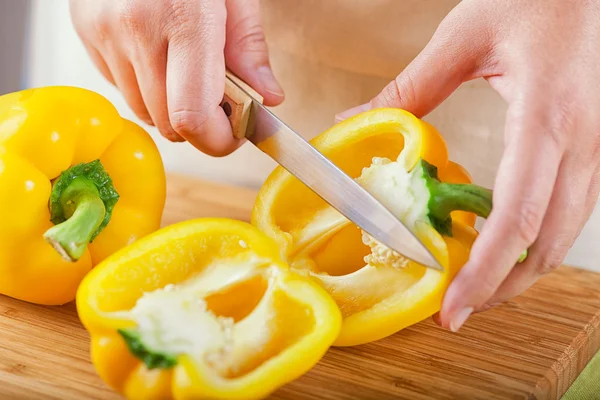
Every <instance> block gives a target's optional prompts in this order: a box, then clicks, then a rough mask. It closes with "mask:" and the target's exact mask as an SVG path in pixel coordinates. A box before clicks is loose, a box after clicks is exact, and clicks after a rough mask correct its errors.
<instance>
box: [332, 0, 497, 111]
mask: <svg viewBox="0 0 600 400" xmlns="http://www.w3.org/2000/svg"><path fill="white" fill-rule="evenodd" d="M461 5H462V4H459V5H458V6H457V7H456V8H455V9H454V10H453V11H452V12H451V13H450V14H448V16H447V17H446V18H445V19H444V20H443V21H442V23H441V24H440V25H439V27H438V29H437V30H436V32H435V33H434V35H433V37H432V38H431V40H430V41H429V43H427V45H426V46H425V48H424V49H423V50H422V51H421V52H420V53H419V54H418V55H417V57H415V59H414V60H413V61H412V62H411V63H410V64H409V65H408V66H407V67H406V68H405V69H404V71H402V72H401V73H400V75H398V76H397V77H396V79H394V80H393V81H392V82H390V83H389V84H388V85H387V86H386V87H385V88H384V89H383V90H382V91H381V92H380V93H379V94H378V95H377V96H376V97H374V98H373V99H372V100H371V101H370V102H368V103H365V104H362V105H360V106H357V107H354V108H351V109H349V110H346V111H344V112H342V113H340V114H338V115H336V121H341V120H343V119H345V118H348V117H351V116H352V115H354V114H357V113H359V112H362V111H366V110H368V109H371V108H381V107H395V108H402V109H404V110H406V111H409V112H411V113H413V114H415V116H417V117H419V118H422V117H423V116H425V115H427V114H428V113H429V112H431V111H432V110H433V109H434V108H435V107H437V106H438V105H439V104H440V103H441V102H442V101H444V100H445V99H446V98H447V97H448V96H450V94H452V92H454V91H455V90H456V89H457V88H458V87H459V86H460V85H461V83H463V82H465V81H467V80H470V79H475V78H479V77H481V76H486V75H489V74H492V71H491V68H490V67H492V66H493V65H494V64H493V63H491V62H490V61H491V60H490V57H489V54H490V50H491V47H492V41H491V35H489V34H488V33H487V30H488V29H489V28H488V27H487V26H486V23H485V21H482V20H481V18H479V19H475V18H470V17H469V15H468V14H469V13H470V9H469V8H468V7H461ZM475 21H477V22H475Z"/></svg>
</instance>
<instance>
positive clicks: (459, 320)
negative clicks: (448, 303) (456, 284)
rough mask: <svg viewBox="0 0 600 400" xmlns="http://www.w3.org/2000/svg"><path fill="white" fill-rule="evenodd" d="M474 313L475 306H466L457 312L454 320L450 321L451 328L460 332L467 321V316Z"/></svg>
mask: <svg viewBox="0 0 600 400" xmlns="http://www.w3.org/2000/svg"><path fill="white" fill-rule="evenodd" d="M472 313H473V307H465V308H463V309H462V310H460V311H459V312H457V313H456V315H455V316H454V318H452V321H450V330H451V331H452V332H458V330H459V329H460V327H461V326H463V324H464V323H465V322H466V321H467V318H469V316H470V315H471V314H472Z"/></svg>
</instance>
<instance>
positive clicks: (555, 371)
mask: <svg viewBox="0 0 600 400" xmlns="http://www.w3.org/2000/svg"><path fill="white" fill-rule="evenodd" d="M168 182H169V184H168V200H167V205H166V210H165V213H164V224H165V225H167V224H171V223H174V222H177V221H181V220H184V219H189V218H196V217H203V216H213V217H214V216H218V217H230V218H236V219H242V220H248V218H249V216H250V209H251V207H252V204H253V202H254V199H255V196H256V194H255V192H253V191H250V190H247V189H241V188H234V187H225V186H220V185H215V184H212V183H207V182H203V181H197V180H192V179H190V178H185V177H182V176H169V181H168ZM88 346H89V338H88V335H87V332H86V331H85V330H84V329H83V327H82V326H81V324H80V323H79V320H78V318H77V314H76V311H75V307H74V305H73V304H69V305H66V306H63V307H42V306H36V305H32V304H27V303H24V302H20V301H17V300H14V299H10V298H6V297H1V296H0V399H19V400H21V399H61V400H67V399H78V400H79V399H99V400H100V399H102V400H109V399H118V398H120V397H119V396H117V395H116V394H115V393H113V392H112V391H111V390H110V389H109V388H108V387H106V386H105V385H104V383H103V382H102V381H101V380H100V379H99V378H98V377H97V375H96V373H95V371H94V369H93V366H92V364H91V363H90V361H89V353H88ZM599 347H600V274H596V273H592V272H589V271H584V270H578V269H574V268H569V267H561V268H559V269H558V270H557V271H555V272H554V273H552V274H550V275H548V276H546V277H545V278H543V279H541V280H540V281H539V282H538V283H537V284H536V285H535V286H533V287H532V288H531V289H529V290H528V291H527V292H526V293H525V294H523V295H522V296H520V297H518V298H517V299H515V300H514V301H511V302H509V303H508V304H505V305H502V306H500V307H498V308H496V309H494V310H491V311H488V312H486V313H483V314H479V315H475V316H474V317H472V319H470V320H469V322H468V323H467V324H466V325H465V326H464V327H463V329H462V330H461V332H460V333H456V334H453V333H450V332H448V331H446V330H443V329H441V328H438V327H437V326H436V325H435V324H433V323H432V322H431V321H425V322H422V323H420V324H417V325H415V326H413V327H410V328H408V329H405V330H403V331H401V332H399V333H397V334H395V335H393V336H391V337H389V338H386V339H383V340H380V341H378V342H374V343H370V344H367V345H362V346H357V347H353V348H339V349H338V348H334V349H331V350H330V351H329V352H328V353H327V354H326V355H325V357H324V358H323V360H322V361H321V362H320V363H319V364H318V365H316V366H315V367H314V368H313V369H312V370H311V371H309V372H308V373H307V374H305V375H304V376H303V377H301V378H299V379H297V380H296V381H294V382H292V383H289V384H288V385H286V386H284V387H282V388H281V389H279V390H278V391H277V392H275V393H274V394H273V396H272V399H373V400H375V399H377V400H385V399H557V398H560V396H562V394H563V393H564V392H565V391H566V390H567V389H568V387H569V386H570V385H571V383H572V382H573V381H574V379H575V378H576V377H577V375H578V374H579V373H580V372H581V371H582V369H583V368H584V366H585V365H586V364H587V362H588V361H589V360H590V359H591V357H592V356H593V355H594V354H595V353H596V351H597V350H598V348H599ZM599 386H600V383H599ZM599 390H600V388H599Z"/></svg>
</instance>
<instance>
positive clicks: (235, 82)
mask: <svg viewBox="0 0 600 400" xmlns="http://www.w3.org/2000/svg"><path fill="white" fill-rule="evenodd" d="M240 88H243V89H244V90H242V89H240ZM244 91H246V92H247V93H249V94H251V95H252V96H254V99H256V100H257V101H260V103H262V102H263V97H262V96H261V95H260V94H258V93H257V92H256V91H254V90H253V89H252V88H251V87H250V86H248V85H247V84H246V83H244V82H243V81H242V80H241V79H240V78H238V77H237V76H235V75H234V74H232V73H231V72H230V71H227V73H226V77H225V95H224V96H223V100H222V101H221V107H222V108H223V111H225V115H227V118H228V119H229V123H230V124H231V130H232V132H233V136H235V137H236V138H238V139H242V138H245V137H248V136H249V134H251V127H252V112H251V111H252V98H251V97H250V96H248V95H247V94H246V93H245V92H244Z"/></svg>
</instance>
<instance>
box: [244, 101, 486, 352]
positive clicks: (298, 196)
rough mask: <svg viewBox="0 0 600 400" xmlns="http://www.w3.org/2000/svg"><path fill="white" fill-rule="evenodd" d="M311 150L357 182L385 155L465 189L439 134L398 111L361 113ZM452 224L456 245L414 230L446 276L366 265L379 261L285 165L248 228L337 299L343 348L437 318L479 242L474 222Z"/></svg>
mask: <svg viewBox="0 0 600 400" xmlns="http://www.w3.org/2000/svg"><path fill="white" fill-rule="evenodd" d="M311 143H312V144H313V146H315V147H316V148H317V149H318V150H319V151H321V152H322V153H323V154H324V155H325V156H326V157H328V158H329V159H330V160H332V162H334V163H335V164H336V165H337V166H338V167H340V168H341V169H342V170H344V171H345V172H346V173H347V174H349V175H350V176H351V177H353V178H358V177H359V176H361V173H362V172H363V169H364V168H367V167H369V166H371V165H372V161H373V159H374V158H376V157H381V158H387V159H390V160H397V161H396V162H397V163H398V164H400V165H401V166H402V167H403V168H405V169H406V170H407V171H410V170H412V169H413V168H414V167H415V166H416V165H417V164H418V163H419V161H420V160H426V161H427V162H428V163H429V164H432V165H435V166H436V167H437V169H438V171H439V177H440V178H441V180H442V181H445V182H453V183H470V181H471V179H470V177H469V175H468V173H466V171H465V170H464V169H463V168H462V167H460V166H459V165H457V164H456V163H453V162H451V161H449V160H448V153H447V150H446V146H445V143H444V140H443V138H442V137H441V135H440V134H439V133H438V132H437V131H436V130H435V128H434V127H433V126H431V125H430V124H428V123H426V122H424V121H422V120H419V119H418V118H416V117H414V116H413V115H412V114H410V113H408V112H406V111H404V110H399V109H376V110H371V111H367V112H365V113H362V114H359V115H357V116H355V117H352V118H350V119H347V120H345V121H343V122H341V123H339V124H337V125H335V126H334V127H332V128H331V129H329V130H328V131H326V132H324V133H323V134H321V135H319V136H317V137H316V138H314V139H313V140H312V141H311ZM376 197H377V196H376ZM383 200H385V199H380V201H382V202H384V201H383ZM384 204H385V202H384ZM392 205H393V204H389V205H388V206H392ZM451 216H452V222H451V230H452V233H453V234H452V237H449V236H443V235H441V234H440V233H439V232H438V231H436V229H434V227H433V226H431V225H430V224H428V223H424V222H423V221H420V222H419V221H417V223H416V224H415V226H414V227H413V228H414V233H415V234H416V235H417V236H418V237H419V239H421V241H422V242H423V243H425V245H426V246H427V247H428V248H429V249H430V250H431V251H432V253H433V254H434V255H435V256H436V257H437V259H438V260H439V261H440V263H441V264H442V266H443V267H444V272H439V271H436V270H432V269H427V268H425V267H423V266H421V265H418V264H416V263H414V262H412V261H409V260H407V259H403V258H401V257H400V258H399V259H393V261H394V262H387V263H386V262H384V263H377V262H370V263H369V261H374V260H381V258H380V257H377V255H374V254H371V248H370V247H369V246H367V245H365V243H364V242H365V241H363V233H362V232H361V230H360V229H358V228H357V227H356V226H355V225H354V224H352V223H350V222H349V221H348V220H347V219H346V218H344V217H343V216H342V215H341V214H339V213H338V212H337V211H335V210H334V209H332V208H331V207H330V206H329V205H327V204H326V203H325V202H324V201H323V200H322V199H320V198H319V197H318V196H317V195H315V194H314V193H312V192H311V191H310V189H308V188H307V187H306V186H305V185H304V184H302V183H301V182H300V181H299V180H297V179H296V178H295V177H293V176H292V175H291V174H289V173H288V172H287V171H285V170H284V169H282V168H281V167H278V168H276V170H275V171H274V172H273V173H272V174H271V175H270V176H269V178H268V179H267V181H266V182H265V184H264V185H263V187H262V188H261V190H260V192H259V195H258V197H257V201H256V204H255V206H254V210H253V216H252V222H253V224H254V225H256V226H257V227H258V228H259V229H261V230H262V231H263V232H265V233H267V234H268V235H269V236H271V237H272V238H273V239H275V240H276V241H277V242H278V243H279V244H280V248H281V249H282V257H283V258H284V260H286V261H287V262H288V263H289V264H290V265H291V266H292V268H294V269H297V270H299V271H303V272H304V273H306V274H308V275H310V276H312V277H313V278H315V279H316V280H317V281H318V282H320V283H321V285H322V286H323V287H325V288H326V289H327V291H328V292H329V293H330V295H331V296H332V297H333V298H334V299H335V301H336V303H337V304H338V306H339V307H340V309H341V311H342V315H343V318H344V320H343V325H342V331H341V333H340V336H339V337H338V339H337V340H336V342H335V343H334V345H338V346H348V345H356V344H362V343H366V342H370V341H373V340H377V339H381V338H383V337H386V336H388V335H391V334H393V333H395V332H397V331H399V330H401V329H403V328H405V327H407V326H410V325H412V324H414V323H417V322H419V321H422V320H424V319H426V318H428V317H429V316H431V315H432V314H434V313H435V312H437V311H439V309H440V307H441V302H442V298H443V295H444V293H445V291H446V289H447V287H448V285H449V283H450V282H451V280H452V278H453V277H454V276H455V274H456V273H457V272H458V271H459V269H460V268H461V267H462V265H463V264H464V263H465V262H466V261H467V259H468V256H469V253H470V248H471V245H472V243H473V241H474V240H475V237H476V236H477V231H476V230H475V229H474V228H473V225H474V222H475V215H474V214H472V213H470V212H467V211H460V210H457V211H453V212H452V213H451ZM367 242H368V240H367ZM385 257H389V255H384V258H385ZM390 260H392V259H390ZM365 261H367V263H365ZM395 261H399V262H398V263H396V262H395ZM365 264H366V265H365Z"/></svg>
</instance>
